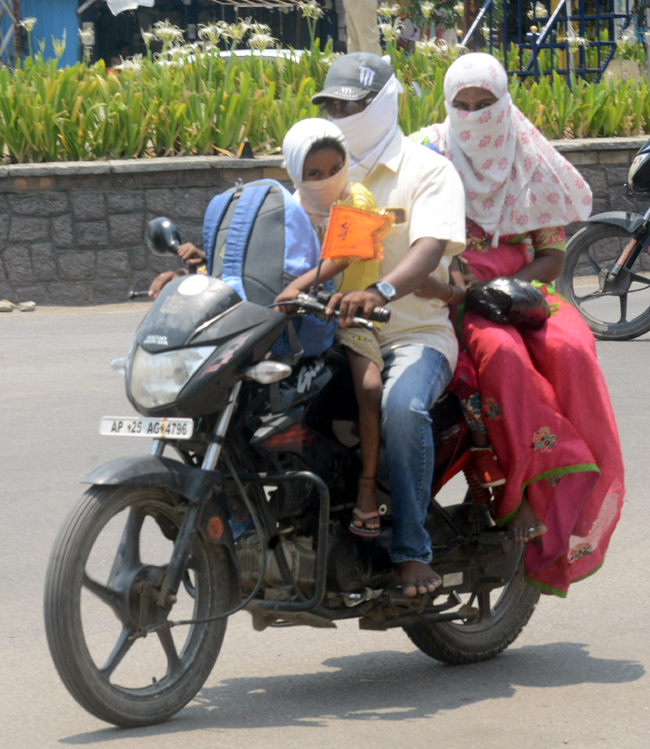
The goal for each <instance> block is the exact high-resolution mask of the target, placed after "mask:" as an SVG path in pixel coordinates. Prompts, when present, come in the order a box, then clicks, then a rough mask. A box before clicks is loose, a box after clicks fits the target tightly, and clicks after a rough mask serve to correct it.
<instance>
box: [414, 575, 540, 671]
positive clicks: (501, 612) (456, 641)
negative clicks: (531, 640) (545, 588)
mask: <svg viewBox="0 0 650 749" xmlns="http://www.w3.org/2000/svg"><path fill="white" fill-rule="evenodd" d="M539 595H540V593H539V590H537V589H536V588H533V587H531V586H530V585H528V583H527V582H526V580H525V578H524V571H523V563H522V564H521V565H520V567H519V570H518V571H517V573H516V574H515V575H514V576H513V578H512V580H510V582H509V583H508V584H507V585H506V586H505V587H503V588H501V589H497V590H494V591H492V592H484V593H480V594H479V596H478V607H479V610H480V612H481V620H480V621H479V622H477V623H475V624H458V623H456V622H438V623H435V622H430V621H427V620H426V619H424V620H422V621H420V622H417V623H415V624H411V625H409V626H408V627H404V631H405V632H406V634H407V635H408V636H409V638H410V639H411V641H412V642H413V644H414V645H416V646H417V647H418V648H419V649H420V650H421V651H422V652H423V653H425V654H426V655H428V656H430V657H431V658H435V659H436V660H438V661H441V662H442V663H449V664H451V665H463V664H468V663H479V662H480V661H487V660H490V659H491V658H495V657H496V656H497V655H499V653H501V652H503V651H504V650H505V649H506V648H507V647H508V646H509V645H511V644H512V643H513V642H514V641H515V640H516V639H517V637H518V636H519V634H520V633H521V630H522V629H523V628H524V627H525V626H526V624H527V623H528V620H529V619H530V617H531V616H532V615H533V611H534V610H535V606H536V605H537V601H538V600H539Z"/></svg>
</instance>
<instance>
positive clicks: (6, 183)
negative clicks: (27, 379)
mask: <svg viewBox="0 0 650 749" xmlns="http://www.w3.org/2000/svg"><path fill="white" fill-rule="evenodd" d="M644 140H645V139H644V138H611V139H610V138H602V139H598V140H584V141H581V140H573V141H557V142H556V143H555V144H554V145H556V147H557V148H558V149H559V150H560V151H561V152H562V153H563V154H564V155H565V156H566V157H567V158H568V159H569V160H570V161H572V162H573V163H574V164H575V165H576V166H577V167H578V169H579V170H580V171H581V172H582V174H583V175H584V176H585V178H586V179H587V180H588V182H589V184H590V185H591V187H592V190H593V192H594V213H600V212H603V211H607V210H640V211H641V212H643V211H644V210H645V208H646V206H647V203H646V202H645V201H637V204H636V207H635V206H634V205H633V204H632V203H631V202H630V201H629V200H627V199H626V198H625V197H624V192H623V189H622V186H623V185H624V183H625V181H626V178H627V172H628V168H629V164H630V163H631V161H632V159H633V158H634V155H635V154H636V151H637V149H638V148H639V147H640V145H641V143H643V142H644ZM281 163H282V159H281V157H279V156H277V157H268V158H260V159H229V158H227V157H188V158H174V159H148V160H130V161H105V162H87V163H74V162H70V163H61V164H19V165H15V166H8V167H2V166H0V299H2V298H7V299H10V300H12V301H14V302H17V301H27V300H33V301H35V302H36V303H37V304H58V305H86V304H105V303H108V302H121V301H124V300H125V299H126V298H127V293H128V291H129V290H131V289H137V290H141V289H146V288H147V287H148V285H149V283H150V282H151V280H152V279H153V278H154V276H155V275H156V274H157V273H159V272H161V271H162V270H166V269H168V268H172V267H175V266H176V265H178V264H179V263H178V262H177V261H176V260H174V259H167V258H157V257H153V256H151V255H150V254H149V253H148V252H147V249H146V245H145V243H144V240H143V236H144V230H145V226H146V223H147V222H148V221H149V220H150V219H151V218H154V217H156V216H163V215H164V216H168V217H169V218H171V219H172V220H174V221H175V222H176V223H177V225H178V227H179V229H180V233H181V237H182V239H183V240H184V241H191V242H194V244H196V245H197V246H199V247H201V246H202V236H201V227H202V221H203V214H204V212H205V209H206V207H207V205H208V203H209V201H210V199H211V198H212V197H213V196H214V195H215V194H217V193H218V192H221V191H222V190H225V189H227V188H228V187H231V186H233V185H234V184H235V181H236V180H237V179H242V180H243V181H244V182H248V181H251V180H255V179H260V178H261V177H272V178H275V179H280V180H282V181H285V180H286V178H287V177H286V173H285V172H284V170H282V169H281ZM576 228H577V227H570V231H571V230H575V229H576Z"/></svg>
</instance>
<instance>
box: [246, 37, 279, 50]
mask: <svg viewBox="0 0 650 749" xmlns="http://www.w3.org/2000/svg"><path fill="white" fill-rule="evenodd" d="M277 41H278V40H277V39H274V38H273V37H272V36H271V35H270V34H260V33H257V34H251V35H250V36H249V37H248V41H247V42H246V44H248V46H249V47H250V48H251V49H259V50H264V49H268V48H269V47H274V46H275V43H276V42H277Z"/></svg>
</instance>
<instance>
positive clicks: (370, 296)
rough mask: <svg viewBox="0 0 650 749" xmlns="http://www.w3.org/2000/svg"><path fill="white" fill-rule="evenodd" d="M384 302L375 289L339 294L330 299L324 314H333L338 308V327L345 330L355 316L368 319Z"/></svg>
mask: <svg viewBox="0 0 650 749" xmlns="http://www.w3.org/2000/svg"><path fill="white" fill-rule="evenodd" d="M385 302H386V300H385V299H384V297H383V296H382V295H381V294H380V293H379V291H376V290H375V289H370V290H366V291H347V292H345V293H340V292H339V293H336V294H332V296H331V297H330V300H329V302H328V303H327V310H326V312H325V314H327V315H332V314H334V310H335V309H336V308H337V307H338V310H339V326H340V327H342V328H346V327H347V326H348V325H351V324H352V322H353V320H354V318H355V317H357V316H358V317H365V318H366V319H367V318H369V317H370V315H371V314H372V311H373V309H374V308H375V307H381V306H382V305H383V304H385Z"/></svg>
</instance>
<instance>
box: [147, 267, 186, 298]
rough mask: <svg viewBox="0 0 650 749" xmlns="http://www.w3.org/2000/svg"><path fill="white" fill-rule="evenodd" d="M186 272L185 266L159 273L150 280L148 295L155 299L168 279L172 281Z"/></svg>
mask: <svg viewBox="0 0 650 749" xmlns="http://www.w3.org/2000/svg"><path fill="white" fill-rule="evenodd" d="M188 273H189V271H187V270H185V268H179V269H178V270H166V271H165V272H164V273H160V274H159V275H157V276H156V277H155V278H154V280H153V281H152V282H151V286H150V287H149V296H150V297H152V298H153V299H157V298H158V294H160V292H161V291H162V290H163V287H164V286H166V285H167V284H168V283H169V282H170V281H173V280H174V279H175V278H180V277H181V276H187V275H188Z"/></svg>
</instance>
